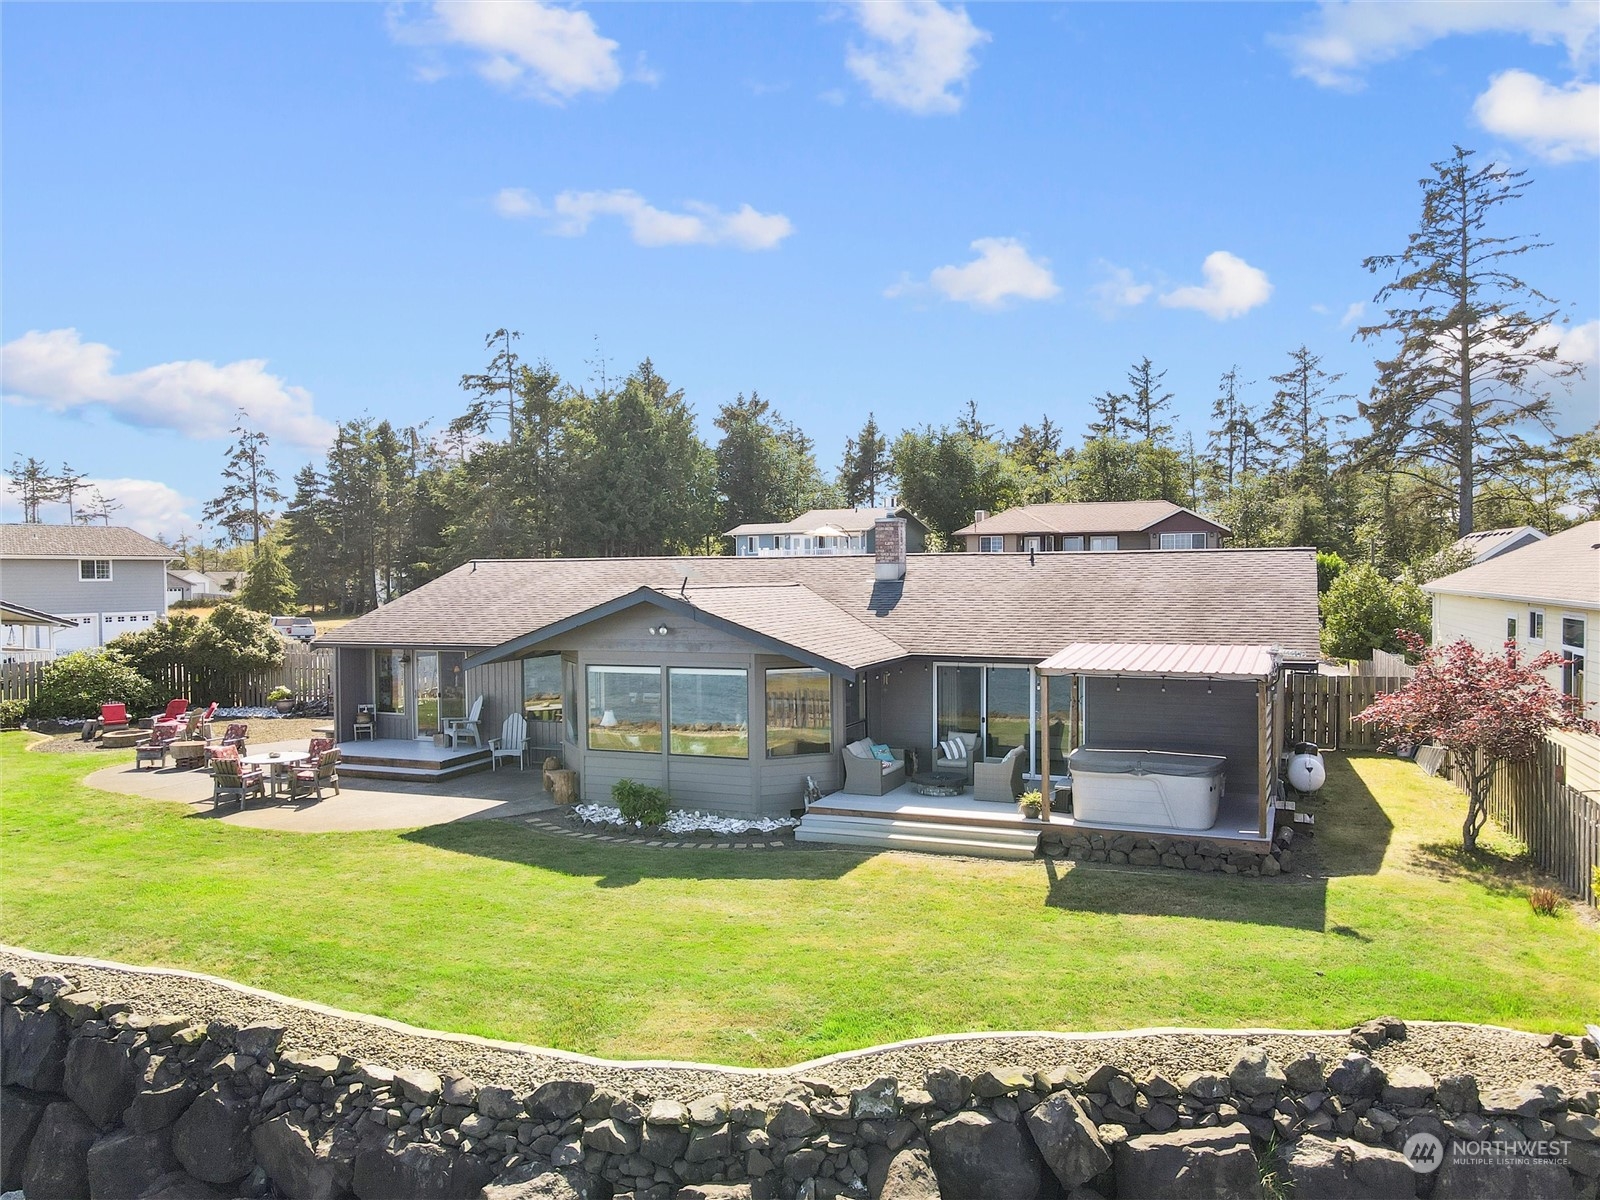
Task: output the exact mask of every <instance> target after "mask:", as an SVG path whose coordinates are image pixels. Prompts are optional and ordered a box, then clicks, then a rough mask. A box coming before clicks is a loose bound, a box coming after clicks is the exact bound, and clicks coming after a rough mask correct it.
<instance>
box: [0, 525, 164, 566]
mask: <svg viewBox="0 0 1600 1200" xmlns="http://www.w3.org/2000/svg"><path fill="white" fill-rule="evenodd" d="M177 557H178V556H177V555H176V554H174V553H173V552H172V550H171V549H170V548H169V547H166V546H163V545H162V544H161V543H160V542H158V541H156V540H155V539H154V538H147V537H145V535H144V534H142V533H139V532H138V531H136V530H133V529H129V528H127V527H126V526H123V525H0V558H160V559H171V558H177Z"/></svg>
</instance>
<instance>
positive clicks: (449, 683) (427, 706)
mask: <svg viewBox="0 0 1600 1200" xmlns="http://www.w3.org/2000/svg"><path fill="white" fill-rule="evenodd" d="M465 667H466V655H464V654H461V653H459V652H456V651H442V652H435V651H432V650H419V651H417V654H416V660H415V664H414V665H413V667H412V689H413V692H414V693H415V695H416V698H417V737H419V738H431V737H432V736H433V735H434V734H436V733H439V732H440V731H441V730H443V729H444V723H445V722H446V721H447V720H449V719H451V718H452V717H454V718H457V719H459V718H461V717H465V716H466V715H467V685H466V669H465Z"/></svg>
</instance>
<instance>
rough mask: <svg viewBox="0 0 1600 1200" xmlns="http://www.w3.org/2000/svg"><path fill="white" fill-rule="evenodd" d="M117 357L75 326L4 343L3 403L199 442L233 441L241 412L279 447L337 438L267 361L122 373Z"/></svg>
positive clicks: (318, 445) (194, 363)
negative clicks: (105, 418)
mask: <svg viewBox="0 0 1600 1200" xmlns="http://www.w3.org/2000/svg"><path fill="white" fill-rule="evenodd" d="M116 357H117V352H116V351H115V350H113V349H112V348H111V347H110V346H107V345H104V344H103V343H100V342H85V341H83V340H82V338H81V337H80V336H79V334H78V331H77V330H76V329H52V330H50V331H48V332H42V331H40V330H30V331H29V332H27V333H25V334H23V335H22V336H21V337H19V338H17V339H16V340H15V341H12V342H7V343H6V344H5V345H4V346H0V377H3V378H4V381H5V382H4V389H5V398H6V399H7V400H8V401H10V402H12V403H18V404H27V403H33V404H40V405H43V406H44V407H45V408H48V409H50V410H51V411H52V412H72V411H77V410H85V409H100V410H103V411H104V412H107V413H109V414H110V415H111V416H112V418H113V419H115V420H117V421H120V422H122V423H123V424H125V425H135V426H139V427H142V428H146V429H171V430H175V431H177V432H178V433H181V434H182V435H183V436H185V437H189V438H196V439H201V440H204V439H209V438H226V437H228V436H230V434H229V430H231V429H232V428H233V426H234V424H235V423H236V413H237V412H238V410H240V409H243V410H244V411H245V412H247V413H248V414H249V415H250V424H251V426H253V427H254V428H256V429H259V430H260V431H262V432H263V433H266V434H267V435H268V436H269V437H271V438H272V439H273V440H274V441H275V442H278V443H280V444H288V445H292V446H298V447H300V448H301V449H305V450H320V449H322V448H323V447H325V446H327V444H328V443H329V442H330V441H332V440H333V434H334V427H333V425H332V423H331V422H329V421H327V420H325V419H324V418H322V417H320V416H318V415H317V414H316V412H315V411H314V410H313V407H312V401H311V393H310V392H308V391H306V389H305V388H302V387H295V386H293V385H292V384H286V383H285V382H284V381H283V380H282V379H281V378H279V377H278V376H276V375H269V374H268V373H267V369H266V368H267V362H266V360H265V359H262V358H247V359H241V360H239V361H238V362H232V363H224V364H223V365H221V366H218V365H217V364H216V363H210V362H202V361H200V360H199V359H186V360H182V361H179V362H168V363H158V364H157V365H156V366H153V367H145V368H143V369H141V370H138V371H130V372H127V373H123V374H118V373H117V372H115V371H113V370H112V366H113V364H114V362H115V360H116Z"/></svg>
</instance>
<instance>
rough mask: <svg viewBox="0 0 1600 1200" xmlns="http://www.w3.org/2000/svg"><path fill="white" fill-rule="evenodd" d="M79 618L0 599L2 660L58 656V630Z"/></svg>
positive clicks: (45, 659) (74, 624) (74, 625)
mask: <svg viewBox="0 0 1600 1200" xmlns="http://www.w3.org/2000/svg"><path fill="white" fill-rule="evenodd" d="M77 627H78V624H77V622H76V621H68V620H67V619H66V618H64V617H58V616H55V615H54V614H52V613H47V612H40V611H39V610H38V609H36V608H29V607H28V606H27V605H25V604H13V603H11V602H10V601H9V600H3V599H0V638H3V640H0V663H11V662H48V661H50V659H52V658H54V657H55V656H56V634H57V632H58V631H60V630H62V629H76V628H77Z"/></svg>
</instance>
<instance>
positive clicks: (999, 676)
mask: <svg viewBox="0 0 1600 1200" xmlns="http://www.w3.org/2000/svg"><path fill="white" fill-rule="evenodd" d="M1034 703H1035V699H1034V683H1033V672H1032V670H1031V669H1030V668H1028V667H1016V666H978V665H971V666H969V665H966V664H964V663H963V664H959V665H958V664H955V663H941V664H939V665H937V666H935V667H934V741H935V742H941V741H944V740H945V739H946V738H948V737H950V736H951V735H952V734H955V733H968V734H972V735H974V736H975V737H976V739H977V753H978V755H979V756H980V757H982V758H987V759H995V758H1004V757H1005V756H1006V754H1007V752H1009V751H1011V750H1013V749H1015V748H1016V747H1018V746H1026V745H1027V744H1028V730H1029V729H1031V728H1032V726H1033V715H1034V714H1033V709H1034ZM1029 753H1030V756H1031V754H1032V751H1031V750H1030V751H1029Z"/></svg>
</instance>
